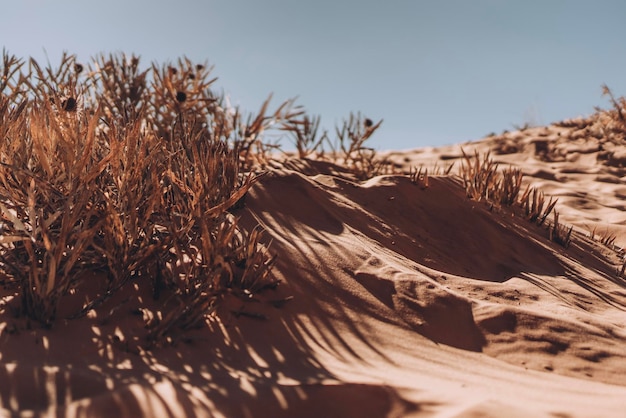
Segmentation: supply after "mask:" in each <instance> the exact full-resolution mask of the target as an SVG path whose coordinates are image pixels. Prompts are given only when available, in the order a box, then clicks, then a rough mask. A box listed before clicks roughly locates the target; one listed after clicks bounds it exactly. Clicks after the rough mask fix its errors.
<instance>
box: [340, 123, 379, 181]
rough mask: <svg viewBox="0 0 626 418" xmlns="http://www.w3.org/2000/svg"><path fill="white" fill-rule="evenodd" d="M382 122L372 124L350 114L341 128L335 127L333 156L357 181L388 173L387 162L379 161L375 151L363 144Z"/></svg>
mask: <svg viewBox="0 0 626 418" xmlns="http://www.w3.org/2000/svg"><path fill="white" fill-rule="evenodd" d="M382 122H383V121H382V120H380V121H378V122H377V123H374V122H373V121H372V120H371V119H368V118H364V117H363V116H361V114H360V113H357V114H356V115H355V114H352V113H351V114H350V117H349V118H348V119H347V120H346V119H344V121H343V124H342V126H341V128H339V127H338V126H337V127H335V132H336V134H337V139H336V141H335V145H333V150H332V152H333V155H335V156H336V157H337V159H338V161H339V162H340V163H341V164H342V165H343V166H345V167H347V168H348V169H350V171H351V172H352V173H353V174H354V175H355V176H356V178H357V179H359V180H366V179H369V178H372V177H375V176H378V175H381V174H389V173H390V164H389V162H388V161H387V160H386V159H380V158H379V157H378V155H377V153H376V150H374V149H373V148H369V147H366V146H365V142H366V141H367V140H368V139H369V138H370V137H371V136H372V135H373V134H374V132H376V130H377V129H378V128H380V125H381V124H382Z"/></svg>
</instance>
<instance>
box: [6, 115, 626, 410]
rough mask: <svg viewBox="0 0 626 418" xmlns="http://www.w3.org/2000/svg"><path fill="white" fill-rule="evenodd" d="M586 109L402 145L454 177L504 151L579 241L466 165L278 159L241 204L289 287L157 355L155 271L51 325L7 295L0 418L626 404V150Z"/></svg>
mask: <svg viewBox="0 0 626 418" xmlns="http://www.w3.org/2000/svg"><path fill="white" fill-rule="evenodd" d="M585 123H586V122H585V121H584V120H578V121H570V122H569V123H562V124H559V125H553V126H549V127H540V128H530V129H526V130H524V131H517V132H511V133H507V134H503V135H497V136H492V137H488V138H485V139H483V140H480V141H477V142H472V143H467V144H462V145H453V146H446V147H440V148H427V149H417V150H412V151H404V152H391V151H389V152H386V153H385V155H387V156H388V158H389V159H390V160H391V161H393V162H394V163H395V165H396V169H397V171H398V172H401V171H403V170H404V171H408V170H409V169H410V167H419V166H423V167H425V168H429V169H430V170H431V171H430V172H431V173H433V167H434V166H435V165H437V166H438V167H440V168H444V167H446V165H448V164H451V163H453V162H454V163H455V165H456V167H453V169H452V171H451V173H452V174H454V173H457V172H458V171H457V168H458V165H460V164H461V162H462V151H461V149H463V150H464V151H465V152H466V153H467V154H468V155H471V154H472V153H474V151H475V150H476V151H478V152H481V153H484V152H487V151H490V152H491V156H492V158H493V159H494V160H495V161H497V162H499V163H501V165H502V166H506V165H508V164H514V165H515V166H516V167H519V168H520V169H521V170H522V171H523V172H524V174H525V177H524V181H525V184H526V183H528V184H532V185H533V186H536V187H539V188H540V189H541V190H543V191H544V193H545V194H546V196H554V197H556V198H558V203H557V206H556V207H557V210H558V211H559V213H560V215H561V217H560V221H561V222H562V223H563V224H566V225H573V226H574V232H573V234H572V239H571V244H570V245H569V247H567V248H564V247H563V246H560V245H558V244H557V243H555V242H552V241H550V240H549V238H548V232H547V230H546V229H545V228H544V227H540V226H537V225H535V224H532V223H530V222H528V221H527V220H526V219H524V218H523V217H520V216H517V215H514V214H512V213H511V212H510V211H509V210H508V209H506V208H502V209H501V208H494V207H492V206H490V205H489V204H487V203H486V202H476V201H473V200H470V199H468V198H467V197H466V194H465V190H464V189H463V186H462V183H461V182H460V180H459V179H458V177H456V176H454V175H452V176H444V175H440V176H438V175H431V176H430V177H429V181H428V187H424V185H423V184H422V185H420V184H414V183H413V182H411V180H410V178H409V177H408V176H406V175H400V174H398V175H385V176H379V177H375V178H373V179H371V180H368V181H365V182H357V181H355V180H353V179H350V177H349V176H348V175H346V174H345V173H344V172H343V171H342V169H341V168H339V167H336V166H334V165H333V164H331V163H327V162H314V161H299V160H293V161H289V162H286V163H276V164H274V167H273V168H271V169H270V171H269V173H268V174H266V175H265V176H263V178H262V179H261V180H260V181H259V182H258V183H257V184H255V185H254V186H253V188H252V189H251V190H250V191H249V193H248V196H247V198H246V201H245V206H244V207H243V208H241V209H238V211H237V213H236V214H237V216H240V217H241V222H242V223H243V224H244V225H247V226H249V227H253V226H254V225H255V224H257V223H259V224H260V225H262V226H263V228H264V229H265V230H266V233H265V241H266V242H269V241H271V245H270V249H271V251H272V252H273V253H274V254H277V255H278V258H277V261H276V265H275V267H274V270H273V274H274V275H275V277H276V278H278V279H279V280H280V281H281V284H280V285H279V286H278V287H277V288H276V289H274V290H267V291H265V292H263V293H262V294H260V295H259V296H258V297H256V298H254V300H250V301H248V302H245V303H244V302H242V301H240V300H239V299H234V298H233V299H232V300H231V299H229V298H226V299H225V301H224V303H223V305H222V306H221V308H220V310H219V315H218V317H217V318H215V319H213V320H211V321H209V324H208V326H207V327H206V328H205V329H199V330H195V331H192V332H189V333H187V334H185V335H183V336H181V337H180V338H179V339H178V340H176V341H175V343H174V344H173V345H171V346H165V347H161V348H155V349H152V350H150V351H145V350H143V349H142V348H141V344H139V343H138V341H139V337H137V336H138V335H141V334H142V332H143V331H142V330H143V324H144V322H143V320H142V318H141V316H140V315H141V313H139V314H138V312H137V306H139V303H138V302H137V301H138V300H140V299H141V298H146V297H148V296H146V295H147V292H146V291H145V289H142V288H141V286H135V287H133V286H130V287H129V289H128V290H127V291H126V292H124V293H123V294H120V295H117V296H116V297H115V298H113V299H111V300H110V301H108V302H107V303H106V304H105V305H104V306H102V307H101V308H100V309H98V310H97V311H96V312H92V314H90V315H89V316H88V317H86V318H82V319H79V320H63V319H61V320H58V321H57V323H55V325H54V326H53V328H52V329H49V330H48V329H42V328H40V327H39V326H37V325H35V324H29V323H27V321H26V320H24V319H23V318H15V317H14V315H13V310H12V307H11V303H5V304H3V305H1V306H0V310H1V313H0V408H1V409H0V416H5V415H6V416H20V415H22V416H33V415H35V416H60V417H65V416H67V417H78V416H80V417H82V416H85V417H87V416H100V417H104V416H114V417H141V416H145V417H152V416H155V417H183V416H187V417H196V416H197V417H203V416H207V417H212V416H216V417H422V416H423V417H430V416H435V417H503V416H506V417H620V416H624V415H625V414H626V279H624V278H623V277H622V276H621V275H620V274H619V270H620V268H621V266H622V263H623V262H622V259H621V254H620V252H619V247H621V246H624V245H626V224H625V221H626V211H625V210H624V208H625V204H624V199H625V198H626V177H624V175H626V168H624V165H626V153H625V152H624V151H621V150H620V148H619V147H618V145H616V144H615V143H614V142H610V141H603V140H602V139H601V138H600V139H599V138H596V137H595V136H593V134H594V132H593V130H592V129H591V128H589V126H587V125H586V124H585ZM622 148H623V146H622ZM622 154H623V155H622ZM593 231H595V232H594V233H593V235H594V239H592V238H591V235H592V232H593ZM611 234H612V235H613V236H614V237H615V240H614V241H613V242H612V243H611V245H608V246H607V245H604V244H603V243H602V242H601V240H602V238H603V237H607V236H611ZM7 300H8V298H5V301H7ZM141 300H143V299H141ZM70 302H71V301H68V303H70ZM154 303H158V302H154ZM144 305H145V304H144Z"/></svg>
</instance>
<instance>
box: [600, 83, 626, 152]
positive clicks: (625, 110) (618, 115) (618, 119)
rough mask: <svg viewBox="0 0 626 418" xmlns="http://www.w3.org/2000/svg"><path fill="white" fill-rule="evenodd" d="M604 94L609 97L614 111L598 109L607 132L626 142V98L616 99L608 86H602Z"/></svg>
mask: <svg viewBox="0 0 626 418" xmlns="http://www.w3.org/2000/svg"><path fill="white" fill-rule="evenodd" d="M602 94H603V95H606V96H609V99H610V101H611V105H613V109H610V110H605V111H602V110H600V109H597V110H598V111H599V113H600V115H601V116H602V118H601V120H602V121H603V125H604V127H605V130H606V131H608V133H609V134H610V135H611V136H612V135H617V136H618V137H619V139H621V140H626V98H625V97H619V98H615V96H614V95H613V92H612V91H611V89H609V87H608V86H607V85H603V86H602Z"/></svg>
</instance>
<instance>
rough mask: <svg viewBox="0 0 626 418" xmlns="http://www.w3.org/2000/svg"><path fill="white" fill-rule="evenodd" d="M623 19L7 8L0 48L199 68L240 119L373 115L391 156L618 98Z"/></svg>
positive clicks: (440, 12) (625, 47)
mask: <svg viewBox="0 0 626 418" xmlns="http://www.w3.org/2000/svg"><path fill="white" fill-rule="evenodd" d="M625 18H626V1H623V0H594V1H591V0H588V1H579V0H525V1H514V0H509V1H507V0H472V1H468V0H388V1H380V0H376V1H374V0H316V1H297V0H176V1H165V0H106V1H103V0H98V1H94V0H72V1H70V0H13V1H8V2H4V4H3V5H2V13H1V14H0V40H1V41H2V47H3V48H5V49H6V51H7V52H9V53H10V54H14V55H16V56H18V57H21V58H29V57H33V58H35V59H36V60H37V61H38V62H40V63H45V62H46V60H47V59H49V60H50V62H52V63H53V64H54V63H55V62H58V61H59V59H60V57H61V54H62V52H63V51H67V52H69V53H71V54H75V55H76V56H77V59H78V61H80V62H89V61H90V60H91V59H92V58H93V57H94V56H96V55H98V54H100V53H105V54H109V53H117V52H124V53H126V54H131V53H134V54H138V55H140V56H141V62H142V64H143V65H144V66H146V67H147V66H148V65H149V64H150V63H152V62H157V63H159V64H164V63H168V62H174V61H176V60H177V59H178V58H179V57H182V56H186V57H188V58H189V59H191V60H192V61H194V62H196V63H204V62H208V63H209V64H210V65H214V70H213V75H214V76H216V77H218V81H217V82H216V84H215V85H214V86H215V89H216V90H217V91H218V92H222V91H223V92H224V93H225V94H227V95H228V96H229V98H230V101H231V103H233V104H235V105H238V106H240V107H241V108H242V109H243V110H245V111H250V112H254V111H255V110H257V109H258V108H259V107H260V106H261V104H262V102H263V101H264V100H265V99H266V98H267V97H268V95H269V94H270V93H273V101H272V103H273V104H274V105H275V106H278V105H279V104H280V103H281V102H282V101H284V100H286V99H290V98H293V97H298V99H297V103H299V104H301V105H303V106H304V107H305V108H306V110H307V111H308V112H309V113H310V114H312V115H320V116H321V118H322V126H323V127H325V128H327V129H329V130H331V132H332V130H333V127H334V126H335V124H340V123H341V122H342V120H343V119H344V118H347V117H348V116H349V114H350V112H361V113H362V114H363V115H365V116H367V117H369V118H371V119H372V120H374V121H378V120H380V119H382V120H383V123H382V125H381V127H380V129H379V130H378V131H377V132H376V133H375V135H374V136H373V137H372V138H371V139H370V140H369V145H370V146H371V147H373V148H375V149H379V150H389V149H396V150H401V149H414V148H421V147H428V146H440V145H447V144H456V143H461V142H465V141H470V140H476V139H480V138H482V137H484V136H485V135H487V134H490V133H492V132H495V133H499V132H502V131H504V130H512V129H514V126H522V125H524V124H530V125H544V124H549V123H551V122H556V121H560V120H563V119H567V118H573V117H577V116H584V115H588V114H590V113H592V112H593V111H594V108H595V107H596V106H600V107H603V108H607V107H609V106H610V105H609V101H608V99H607V98H606V97H603V96H602V88H601V86H602V85H603V84H607V85H608V86H609V87H610V88H611V89H612V91H613V93H614V94H615V95H617V96H623V95H626V25H625V24H624V20H625ZM284 144H285V146H288V145H289V143H288V142H287V141H285V142H284Z"/></svg>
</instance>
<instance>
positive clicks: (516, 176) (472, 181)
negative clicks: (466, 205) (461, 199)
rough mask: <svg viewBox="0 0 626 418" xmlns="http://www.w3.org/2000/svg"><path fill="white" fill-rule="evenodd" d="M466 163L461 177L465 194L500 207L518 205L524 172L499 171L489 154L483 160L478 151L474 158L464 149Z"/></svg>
mask: <svg viewBox="0 0 626 418" xmlns="http://www.w3.org/2000/svg"><path fill="white" fill-rule="evenodd" d="M461 151H462V153H463V158H464V160H465V161H464V163H462V164H461V169H460V176H461V178H462V179H463V185H464V186H465V192H466V194H467V196H468V197H469V198H471V199H473V200H477V201H481V200H486V201H488V202H491V203H493V204H496V205H499V206H511V205H513V204H514V203H517V197H518V195H519V192H520V188H521V186H522V177H523V176H522V172H521V170H519V169H517V168H512V167H510V168H508V169H505V170H503V171H501V172H499V171H498V164H497V163H495V162H494V161H493V160H492V159H491V157H490V154H489V153H486V154H485V155H484V156H483V158H482V159H481V158H480V156H479V155H478V152H477V151H476V152H475V154H474V158H472V157H470V156H468V155H467V154H466V153H465V151H464V150H463V149H461Z"/></svg>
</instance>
